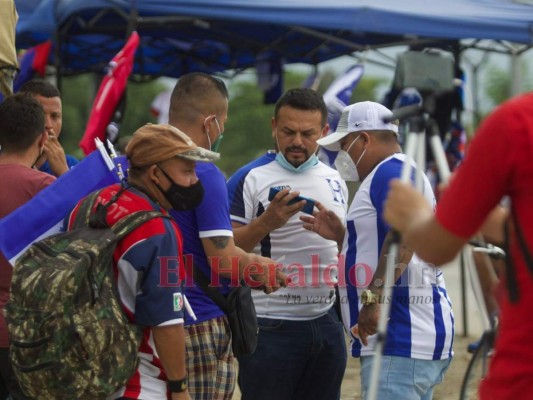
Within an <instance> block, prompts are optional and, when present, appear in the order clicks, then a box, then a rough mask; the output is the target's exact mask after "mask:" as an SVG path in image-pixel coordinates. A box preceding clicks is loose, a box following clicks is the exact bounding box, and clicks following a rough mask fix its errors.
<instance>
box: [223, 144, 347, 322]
mask: <svg viewBox="0 0 533 400" xmlns="http://www.w3.org/2000/svg"><path fill="white" fill-rule="evenodd" d="M275 158H276V154H275V153H271V152H269V153H267V154H265V155H264V156H262V157H260V158H259V159H257V160H255V161H253V162H251V163H250V164H248V165H246V166H244V167H242V168H241V169H240V170H239V171H237V172H236V173H235V175H233V176H232V177H231V178H230V179H229V180H228V194H229V198H230V214H231V220H232V221H235V222H238V223H240V224H244V225H246V224H248V223H249V222H250V221H252V220H253V219H255V218H257V217H259V216H260V215H261V214H262V213H263V212H264V211H265V210H266V208H267V207H268V205H269V204H270V200H268V198H269V192H270V189H271V188H273V187H286V186H290V188H291V190H294V191H299V192H300V195H301V196H304V197H308V198H311V199H314V200H317V201H320V202H321V203H322V204H324V206H325V207H326V208H328V209H329V210H332V211H334V212H335V213H336V214H337V215H338V216H339V217H340V218H341V219H342V221H344V217H345V215H346V208H347V198H348V191H347V189H346V185H345V183H344V181H342V179H341V178H340V176H339V173H338V172H337V171H335V170H334V169H332V168H330V167H328V166H326V165H325V164H323V163H322V162H319V163H318V164H316V165H315V166H313V167H311V168H310V169H308V170H306V171H303V172H301V173H294V172H290V171H287V170H286V169H284V168H283V167H281V166H280V165H279V164H278V162H277V161H275ZM300 215H302V214H301V213H297V214H296V215H293V216H292V217H291V218H289V220H288V221H287V222H286V223H285V225H283V226H282V227H280V228H278V229H276V230H274V231H272V232H270V234H268V235H267V236H266V237H265V238H263V240H261V242H260V243H259V244H258V245H257V246H256V247H255V249H254V252H255V253H257V254H261V255H262V256H265V257H271V258H272V259H273V260H275V261H277V263H278V266H279V267H280V268H281V269H282V271H283V272H285V273H286V274H287V276H288V277H290V278H291V283H290V284H289V285H288V286H287V287H285V288H281V289H279V290H278V291H276V292H275V293H272V294H269V295H266V294H264V293H263V292H261V291H259V290H253V291H252V296H253V299H254V304H255V308H256V311H257V315H258V316H259V317H263V318H276V319H288V320H309V319H314V318H318V317H320V316H322V315H324V314H325V313H327V312H328V310H329V309H330V308H331V307H332V305H333V303H334V300H335V291H334V285H335V283H336V282H337V252H338V250H337V243H336V242H334V241H331V240H326V239H323V238H322V237H320V236H319V235H318V234H316V233H315V232H310V231H307V230H305V229H304V228H303V222H302V221H301V220H300V219H299V217H300Z"/></svg>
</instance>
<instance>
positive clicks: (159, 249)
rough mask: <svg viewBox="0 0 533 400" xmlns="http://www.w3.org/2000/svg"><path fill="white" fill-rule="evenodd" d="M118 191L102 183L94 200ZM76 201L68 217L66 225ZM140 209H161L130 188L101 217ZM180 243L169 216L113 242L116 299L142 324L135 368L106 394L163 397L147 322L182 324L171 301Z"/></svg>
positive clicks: (177, 293)
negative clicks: (118, 386) (114, 247)
mask: <svg viewBox="0 0 533 400" xmlns="http://www.w3.org/2000/svg"><path fill="white" fill-rule="evenodd" d="M119 190H120V185H113V186H109V187H107V188H105V189H104V190H103V191H102V192H101V194H100V195H99V197H98V201H99V202H102V203H104V204H105V203H107V202H108V201H109V200H110V199H111V197H112V196H113V195H114V194H115V193H116V192H118V191H119ZM78 206H79V205H78ZM78 206H77V207H76V208H75V209H74V211H73V212H72V214H71V216H70V218H69V228H70V225H71V224H72V221H73V218H74V217H75V216H76V213H77V211H78ZM141 210H147V211H152V210H155V211H161V212H163V213H166V211H164V210H163V209H161V208H160V207H159V206H158V205H157V204H155V203H154V202H153V201H151V200H150V199H148V197H146V195H144V194H143V193H141V192H140V191H138V190H136V189H135V188H130V189H128V190H127V191H125V192H124V193H123V194H121V195H120V197H119V198H118V200H117V201H116V203H115V204H114V205H113V206H111V207H110V208H109V211H108V214H107V219H106V220H107V223H108V224H109V225H110V226H111V225H113V224H114V223H116V222H117V221H118V220H119V219H121V218H122V217H124V216H126V215H129V214H131V213H133V212H136V211H141ZM181 248H182V238H181V232H180V231H179V229H178V227H177V225H176V224H175V223H174V222H173V221H172V220H171V219H170V218H154V219H151V220H149V221H147V222H145V223H144V224H142V225H141V226H139V227H138V228H136V229H135V230H133V231H132V232H131V233H129V234H128V235H126V236H125V237H124V238H123V239H122V240H121V241H119V243H118V244H117V247H116V249H115V252H114V254H113V261H114V266H113V267H114V273H115V276H116V280H117V289H118V292H119V295H120V301H121V303H122V306H123V309H124V311H125V313H126V315H127V317H128V319H129V320H130V321H131V322H132V323H136V324H138V325H141V326H143V337H142V341H141V344H140V347H139V366H138V367H137V370H136V371H135V373H134V374H133V376H132V377H131V378H130V380H129V382H128V383H127V384H126V386H125V387H124V388H122V389H120V390H119V391H118V392H116V393H114V394H113V395H112V396H110V398H117V397H127V398H131V399H146V400H156V399H166V398H167V395H168V393H167V383H166V374H165V371H164V370H163V366H162V364H161V361H160V360H159V356H158V354H157V351H156V348H155V344H154V340H153V335H152V329H151V328H150V327H152V326H166V325H175V324H183V310H182V309H181V304H180V302H178V303H177V302H176V300H179V299H181V296H182V294H181V291H182V290H181V285H180V283H179V280H178V276H181V277H182V278H184V275H183V274H184V270H183V269H182V265H181V259H182V251H181ZM165 260H166V261H165Z"/></svg>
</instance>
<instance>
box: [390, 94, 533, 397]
mask: <svg viewBox="0 0 533 400" xmlns="http://www.w3.org/2000/svg"><path fill="white" fill-rule="evenodd" d="M532 157H533V94H532V93H528V94H524V95H522V96H519V97H516V98H514V99H511V100H509V101H507V102H505V103H504V104H502V105H501V106H499V107H498V108H497V109H496V110H495V111H494V112H493V113H492V114H491V115H490V116H489V117H487V119H486V120H485V121H484V122H483V123H482V125H481V126H480V128H479V130H478V132H477V134H476V135H475V137H474V139H473V141H472V143H471V145H470V147H469V151H468V152H467V155H466V157H465V160H464V161H463V164H462V165H461V166H460V167H459V169H458V170H457V172H456V174H455V176H454V178H453V179H452V180H451V182H450V184H449V186H448V188H447V189H446V190H445V191H444V193H443V194H442V196H441V199H440V201H439V204H438V206H437V211H436V214H433V213H432V210H431V209H430V208H429V207H428V206H427V205H426V204H424V202H423V201H422V198H421V195H420V194H419V193H418V192H417V191H416V190H415V189H414V188H412V187H410V185H407V184H403V183H401V182H399V181H393V182H391V190H390V192H389V196H388V198H387V201H386V206H385V214H384V215H385V219H386V220H387V221H388V222H389V223H390V224H391V225H392V226H393V227H394V228H396V229H398V230H399V231H400V232H401V233H402V234H403V236H404V238H405V241H406V242H407V243H408V244H409V245H410V246H411V247H412V248H413V249H414V250H415V251H416V252H417V253H418V254H419V255H420V256H421V257H422V258H424V259H425V260H427V261H428V262H432V263H435V264H441V263H444V262H447V261H450V260H452V259H453V258H454V257H455V255H456V254H457V253H458V252H459V251H460V249H461V248H462V246H463V245H464V244H465V243H467V242H468V241H469V239H470V237H472V236H473V235H474V234H475V233H476V232H478V231H479V230H481V233H483V234H484V235H485V237H486V238H492V240H495V241H499V242H500V243H501V242H507V244H508V249H507V250H508V251H507V257H508V261H509V263H508V265H507V268H506V271H505V273H504V274H503V281H502V282H501V283H500V290H502V291H503V292H504V295H503V296H500V320H499V331H498V335H497V338H496V343H495V350H496V351H495V354H494V355H493V357H492V360H491V364H490V368H489V372H488V375H487V377H486V378H485V379H484V380H483V382H482V383H481V386H480V397H481V399H483V400H487V399H495V400H504V399H530V398H531V393H532V392H533V380H532V379H531V377H532V376H533V347H532V346H531V332H533V319H531V317H530V314H531V307H532V306H533V274H532V272H533V258H532V257H531V253H532V249H533V224H531V222H532V221H533V207H532V204H533V163H532V161H531V160H532ZM504 196H508V198H509V199H510V202H511V207H510V211H511V218H509V219H508V220H506V212H505V211H504V210H503V209H502V208H501V207H499V206H498V205H499V203H500V201H501V200H502V198H503V197H504ZM505 231H507V232H508V235H505V234H504V232H505ZM506 236H507V239H508V240H506ZM520 242H522V243H520Z"/></svg>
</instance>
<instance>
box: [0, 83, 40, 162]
mask: <svg viewBox="0 0 533 400" xmlns="http://www.w3.org/2000/svg"><path fill="white" fill-rule="evenodd" d="M0 121H2V122H1V123H0V146H2V151H6V152H10V153H20V152H23V151H25V150H27V149H29V148H30V147H31V145H32V144H33V143H34V142H35V139H37V137H38V136H39V135H41V134H42V133H43V132H44V129H45V125H44V110H43V107H42V106H41V104H40V103H39V102H38V101H37V100H35V99H34V98H33V97H32V96H31V95H30V94H28V93H17V94H14V95H12V96H8V97H6V98H5V100H4V101H3V102H2V103H1V104H0Z"/></svg>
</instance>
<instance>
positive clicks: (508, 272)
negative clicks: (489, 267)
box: [504, 212, 533, 303]
mask: <svg viewBox="0 0 533 400" xmlns="http://www.w3.org/2000/svg"><path fill="white" fill-rule="evenodd" d="M511 216H512V221H513V225H514V233H515V238H516V241H517V242H518V247H519V248H520V251H521V253H522V256H523V257H524V261H525V263H526V266H527V268H528V269H529V272H530V273H531V274H533V257H532V256H531V253H530V252H529V249H528V247H527V243H526V240H525V239H524V234H523V232H522V228H521V227H520V224H519V223H518V219H517V218H516V213H514V212H511ZM509 227H510V218H509V219H507V221H506V223H505V225H504V232H505V253H506V255H507V257H506V266H505V278H506V280H507V290H508V292H509V299H510V301H511V303H516V302H518V300H519V298H520V293H519V291H518V281H517V278H516V271H515V268H514V265H515V263H514V262H513V257H512V255H511V246H510V240H509V236H510V235H509V231H510V228H509Z"/></svg>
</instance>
